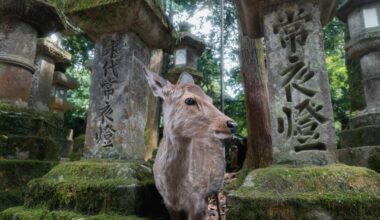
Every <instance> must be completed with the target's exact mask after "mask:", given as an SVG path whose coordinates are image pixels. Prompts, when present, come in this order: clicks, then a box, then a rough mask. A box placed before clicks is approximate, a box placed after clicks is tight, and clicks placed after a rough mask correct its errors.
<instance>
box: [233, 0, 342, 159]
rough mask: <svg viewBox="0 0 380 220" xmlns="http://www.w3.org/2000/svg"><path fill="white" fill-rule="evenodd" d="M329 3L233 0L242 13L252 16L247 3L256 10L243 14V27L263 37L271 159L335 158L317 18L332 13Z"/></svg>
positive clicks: (319, 24) (332, 126)
mask: <svg viewBox="0 0 380 220" xmlns="http://www.w3.org/2000/svg"><path fill="white" fill-rule="evenodd" d="M328 2H331V1H319V3H316V1H306V2H302V3H300V2H298V1H290V2H288V3H282V2H281V3H279V2H278V1H268V2H263V1H253V2H252V3H250V4H248V1H240V3H238V6H239V7H240V13H243V15H241V17H243V18H250V17H252V16H253V15H252V14H249V13H248V11H249V10H248V8H249V9H253V8H256V10H259V12H258V15H260V17H257V16H258V15H254V16H255V17H254V19H255V20H253V21H251V20H244V19H243V21H242V29H243V33H245V34H247V35H250V36H253V37H258V36H261V34H264V36H265V45H266V51H267V69H268V88H269V103H270V117H271V127H272V143H273V153H274V155H273V159H274V162H275V163H279V164H282V163H290V164H316V165H325V164H329V163H333V162H335V160H336V159H335V157H336V156H335V151H336V143H335V130H334V119H333V110H332V105H331V100H330V91H329V83H328V77H327V70H326V63H325V56H324V52H323V39H322V34H321V33H322V26H321V21H322V22H323V23H325V22H326V21H327V20H325V19H326V17H328V18H329V17H331V16H332V15H331V14H330V13H329V12H331V8H333V6H334V4H332V3H328ZM275 3H276V4H275ZM322 6H325V7H322ZM249 12H250V11H249ZM259 21H260V22H261V21H262V22H263V23H262V24H261V23H260V24H258V23H257V22H259ZM261 27H262V28H261ZM252 28H253V29H252Z"/></svg>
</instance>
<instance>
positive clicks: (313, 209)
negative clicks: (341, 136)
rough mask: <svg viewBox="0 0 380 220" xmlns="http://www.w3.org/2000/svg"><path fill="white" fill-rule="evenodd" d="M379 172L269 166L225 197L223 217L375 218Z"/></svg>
mask: <svg viewBox="0 0 380 220" xmlns="http://www.w3.org/2000/svg"><path fill="white" fill-rule="evenodd" d="M379 190H380V174H378V173H376V172H374V171H372V170H369V169H366V168H359V167H350V166H346V165H340V164H335V165H329V166H324V167H323V166H322V167H317V166H307V167H298V168H295V167H290V166H273V167H269V168H264V169H257V170H254V171H252V172H251V173H249V174H248V176H247V177H246V179H245V181H244V183H243V185H242V186H241V187H239V188H238V189H237V190H236V191H233V192H232V193H230V194H229V196H228V197H227V202H228V206H229V210H228V212H227V219H239V220H255V219H273V220H275V219H303V220H311V219H312V220H329V219H378V216H379V215H380V197H379Z"/></svg>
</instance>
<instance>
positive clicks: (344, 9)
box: [337, 0, 379, 22]
mask: <svg viewBox="0 0 380 220" xmlns="http://www.w3.org/2000/svg"><path fill="white" fill-rule="evenodd" d="M373 2H379V0H342V1H341V2H340V4H339V6H338V14H337V16H338V17H339V19H341V20H342V21H344V22H346V21H347V17H348V14H350V13H351V12H352V11H353V10H355V9H356V8H357V7H359V6H361V5H366V4H371V3H373Z"/></svg>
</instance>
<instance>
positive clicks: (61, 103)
mask: <svg viewBox="0 0 380 220" xmlns="http://www.w3.org/2000/svg"><path fill="white" fill-rule="evenodd" d="M78 87H79V85H78V82H77V81H76V80H75V79H74V78H72V77H70V76H68V75H66V74H64V73H62V72H60V71H55V72H54V77H53V86H52V90H51V99H50V103H49V108H50V111H52V112H54V113H56V114H57V115H58V116H60V117H62V118H63V114H64V113H65V112H66V111H67V110H69V109H71V107H72V106H71V104H70V103H69V102H68V101H67V91H68V90H70V89H76V88H78Z"/></svg>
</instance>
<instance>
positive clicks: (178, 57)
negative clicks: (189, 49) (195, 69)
mask: <svg viewBox="0 0 380 220" xmlns="http://www.w3.org/2000/svg"><path fill="white" fill-rule="evenodd" d="M186 63H187V53H186V49H185V48H180V49H177V50H176V51H175V55H174V65H175V66H181V65H186Z"/></svg>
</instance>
